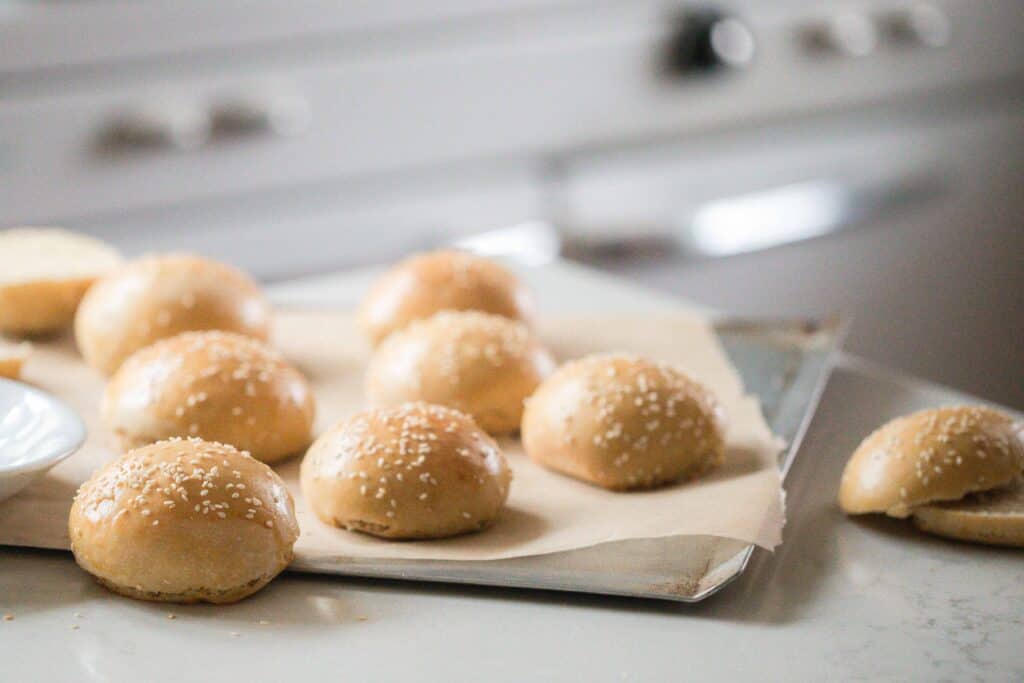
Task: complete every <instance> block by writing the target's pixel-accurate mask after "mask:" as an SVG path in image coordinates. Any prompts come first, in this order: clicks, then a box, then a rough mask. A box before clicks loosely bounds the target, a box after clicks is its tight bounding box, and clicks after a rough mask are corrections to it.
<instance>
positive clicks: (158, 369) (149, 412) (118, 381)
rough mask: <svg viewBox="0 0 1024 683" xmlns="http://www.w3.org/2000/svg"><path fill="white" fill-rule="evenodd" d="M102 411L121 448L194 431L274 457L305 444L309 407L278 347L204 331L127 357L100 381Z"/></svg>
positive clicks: (302, 385)
mask: <svg viewBox="0 0 1024 683" xmlns="http://www.w3.org/2000/svg"><path fill="white" fill-rule="evenodd" d="M101 412H102V415H103V422H104V424H105V426H106V427H107V429H109V430H110V431H111V432H112V433H113V434H114V435H115V437H116V438H117V439H118V440H119V442H120V445H121V447H122V449H124V450H127V449H130V448H137V447H139V446H143V445H145V444H148V443H153V442H154V441H159V440H161V439H167V438H170V437H174V436H195V437H199V438H201V439H207V440H209V441H220V442H222V443H229V444H231V445H233V446H235V447H236V448H240V449H242V450H245V451H249V452H250V453H252V456H253V457H254V458H256V459H257V460H261V461H263V462H277V461H279V460H282V459H284V458H286V457H288V456H291V455H295V454H297V453H300V452H302V451H304V450H305V449H306V447H307V446H309V444H310V442H311V441H312V440H313V437H312V429H313V417H314V412H315V411H314V404H313V395H312V391H311V390H310V387H309V383H308V382H307V381H306V378H305V377H303V376H302V374H301V373H300V372H299V371H298V370H296V369H295V368H294V367H292V366H291V365H290V364H289V363H288V362H287V361H286V360H285V359H284V358H283V357H282V356H281V354H279V353H278V352H277V351H274V350H273V349H270V348H269V347H267V346H266V345H265V344H264V343H263V342H261V341H259V340H256V339H252V338H251V337H245V336H243V335H240V334H234V333H231V332H219V331H208V332H185V333H183V334H179V335H177V336H175V337H171V338H170V339H164V340H162V341H159V342H157V343H156V344H153V345H152V346H147V347H146V348H144V349H142V350H140V351H138V352H136V353H135V354H133V355H132V356H131V357H129V358H128V360H126V361H125V362H124V363H123V364H122V365H121V367H120V369H119V370H118V371H117V372H116V373H115V374H114V376H113V377H112V378H111V380H110V382H109V383H108V384H107V388H106V392H105V393H104V397H103V405H102V411H101Z"/></svg>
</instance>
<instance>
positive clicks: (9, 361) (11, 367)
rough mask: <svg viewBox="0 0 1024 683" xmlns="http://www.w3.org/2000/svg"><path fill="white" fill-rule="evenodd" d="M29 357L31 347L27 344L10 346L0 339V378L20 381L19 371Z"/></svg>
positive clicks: (10, 344)
mask: <svg viewBox="0 0 1024 683" xmlns="http://www.w3.org/2000/svg"><path fill="white" fill-rule="evenodd" d="M30 355H32V345H31V344H29V343H28V342H21V343H20V344H12V343H11V342H7V341H4V340H3V339H0V377H3V378H4V379H21V369H22V367H24V365H25V361H27V360H28V357H29V356H30Z"/></svg>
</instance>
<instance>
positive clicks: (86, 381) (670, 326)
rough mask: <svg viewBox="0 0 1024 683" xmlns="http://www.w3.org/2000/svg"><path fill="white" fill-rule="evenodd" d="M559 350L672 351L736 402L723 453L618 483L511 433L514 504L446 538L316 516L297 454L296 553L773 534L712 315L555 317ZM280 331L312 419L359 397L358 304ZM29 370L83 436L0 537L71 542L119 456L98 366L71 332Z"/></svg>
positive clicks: (765, 444) (749, 421)
mask: <svg viewBox="0 0 1024 683" xmlns="http://www.w3.org/2000/svg"><path fill="white" fill-rule="evenodd" d="M538 329H539V332H540V334H541V336H542V338H543V339H544V340H545V341H546V342H547V343H548V344H549V346H550V348H551V349H552V350H553V351H554V353H555V355H556V356H557V357H558V359H559V361H564V360H568V359H571V358H577V357H579V356H583V355H586V354H588V353H593V352H597V351H617V350H623V351H630V352H634V353H639V354H643V355H645V356H648V357H651V358H655V359H659V360H665V361H671V362H673V363H676V364H678V365H679V366H681V367H682V368H684V369H685V370H686V371H687V372H689V373H691V374H692V375H693V376H695V377H696V378H698V379H699V380H701V381H702V382H704V383H705V384H706V385H708V386H709V387H710V388H711V389H712V390H714V392H715V393H716V394H717V395H718V397H719V398H720V400H721V401H722V403H723V405H724V406H725V409H726V411H727V413H728V416H729V427H728V433H727V445H728V450H727V454H726V458H725V463H724V465H723V466H721V467H719V468H717V469H716V470H714V471H712V472H711V473H709V474H708V475H706V476H704V477H702V478H700V479H698V480H695V481H691V482H687V483H683V484H679V485H676V486H670V487H667V488H663V489H659V490H655V491H648V492H636V493H612V492H609V491H604V490H602V489H599V488H595V487H592V486H588V485H586V484H583V483H580V482H578V481H575V480H572V479H569V478H567V477H564V476H561V475H559V474H555V473H553V472H549V471H547V470H545V469H543V468H541V467H539V466H538V465H535V464H533V463H532V462H531V461H530V460H529V459H527V458H526V456H525V455H524V454H523V451H522V449H521V447H520V445H519V443H518V441H517V440H515V439H506V440H504V441H503V442H502V445H503V447H504V449H505V453H506V454H507V456H508V458H509V460H510V462H511V464H512V468H513V469H514V470H515V480H514V481H513V484H512V490H511V494H510V496H509V500H508V506H507V507H506V509H505V510H504V511H503V512H502V513H501V515H500V517H499V518H498V520H497V521H496V522H495V524H494V525H493V526H492V527H490V528H489V529H487V530H486V531H484V532H482V533H478V534H471V535H467V536H461V537H458V538H452V539H446V540H442V541H416V542H393V541H383V540H378V539H375V538H372V537H369V536H364V535H360V534H357V533H352V532H348V531H343V530H340V529H334V528H332V527H328V526H325V525H323V524H321V523H320V522H319V521H318V520H317V519H316V518H315V517H314V516H313V515H312V514H311V513H309V512H308V511H307V510H306V507H305V504H304V502H303V499H302V494H301V491H300V490H299V485H298V469H299V468H298V464H299V463H298V461H299V458H296V459H294V460H292V461H290V462H287V463H285V464H283V465H280V466H279V467H278V468H277V469H278V471H279V472H280V473H281V475H282V476H283V477H284V478H285V480H286V481H287V482H288V485H289V487H290V488H291V490H292V493H293V495H294V496H295V501H296V504H297V507H298V513H299V523H300V525H301V527H302V537H301V538H300V539H299V541H298V544H297V545H296V549H295V550H296V554H297V556H298V557H299V559H302V560H307V561H314V560H317V559H322V558H332V557H333V558H338V557H363V558H394V559H434V560H494V559H499V558H510V557H521V556H526V555H541V554H545V553H553V552H559V551H564V550H571V549H574V548H583V547H587V546H592V545H597V544H599V543H605V542H609V541H619V540H625V539H631V538H655V537H665V536H678V535H689V534H702V535H712V536H723V537H727V538H734V539H739V540H742V541H746V542H750V543H756V544H757V545H759V546H762V547H764V548H769V549H771V548H773V547H775V546H776V545H777V544H778V543H779V542H780V541H781V534H782V526H783V521H784V512H783V504H782V488H781V481H780V477H779V471H778V465H777V456H778V453H779V450H780V448H781V446H782V444H781V442H780V440H779V439H778V438H776V437H775V436H773V435H772V433H771V431H770V430H769V428H768V426H767V424H766V423H765V420H764V417H763V416H762V414H761V410H760V408H759V406H758V402H757V400H756V399H755V398H753V397H750V396H746V395H744V393H743V386H742V383H741V381H740V378H739V376H738V375H737V373H736V370H735V369H734V368H733V367H732V365H731V364H730V363H729V361H728V358H727V356H726V354H725V352H724V351H723V350H722V347H721V346H720V345H719V343H718V341H717V339H716V337H715V335H714V332H713V331H712V328H711V326H710V324H709V322H708V321H707V319H706V318H704V317H703V316H700V315H697V314H694V313H688V312H686V311H685V310H684V311H681V312H679V313H673V314H671V315H670V316H654V317H652V316H642V317H641V316H632V317H631V316H614V317H581V318H569V317H552V318H547V319H543V320H541V321H540V323H539V325H538ZM274 341H275V343H276V345H277V346H278V347H279V348H280V349H281V350H282V351H283V352H284V353H285V354H286V355H287V356H288V357H289V358H290V359H291V360H292V361H293V362H294V363H295V364H296V365H298V366H299V368H300V369H301V370H302V371H303V372H305V373H306V375H307V376H308V377H309V378H310V380H311V382H312V383H313V386H314V391H315V393H316V398H317V413H318V418H317V432H318V433H319V432H320V431H322V430H324V429H326V428H327V427H328V426H329V425H330V424H332V423H333V422H335V421H337V420H338V419H340V418H343V417H345V416H346V415H349V414H351V413H352V412H354V411H356V410H359V409H361V408H362V407H363V405H364V404H363V396H362V375H363V368H364V366H365V364H366V360H367V357H368V355H369V349H368V348H367V347H366V345H365V343H364V342H363V340H362V337H361V336H360V335H359V334H358V332H357V331H356V329H355V326H354V324H353V321H352V318H351V317H350V316H349V315H346V314H342V313H327V312H315V313H314V312H282V313H279V314H278V317H277V321H276V334H275V339H274ZM25 379H26V380H27V381H29V382H31V383H32V384H35V385H37V386H39V387H41V388H43V389H45V390H47V391H50V392H52V393H53V394H55V395H57V396H59V397H60V398H62V399H63V400H64V401H66V402H67V403H69V404H70V405H71V406H72V407H74V408H75V409H76V410H77V411H78V412H79V413H80V414H81V415H82V417H83V418H84V419H85V421H86V423H87V425H88V427H89V438H88V441H87V443H86V444H85V446H84V447H83V448H82V449H81V450H80V451H79V452H78V453H76V454H75V455H74V456H72V457H71V458H69V459H68V460H66V461H65V462H63V463H61V464H60V465H59V466H57V467H56V468H54V469H53V470H52V471H51V472H50V473H49V474H48V475H47V476H46V477H45V478H43V479H42V480H40V481H38V482H36V483H34V484H33V485H32V486H30V487H29V488H28V489H26V490H25V491H23V492H22V493H21V494H19V495H17V496H15V497H14V498H12V499H10V500H8V501H5V502H3V503H0V544H6V545H24V546H33V547H41V548H67V547H68V536H67V516H68V510H69V509H70V505H71V498H72V496H73V495H74V492H75V489H76V488H77V487H78V485H79V484H80V483H81V482H82V481H84V480H85V479H86V478H87V477H88V476H89V474H90V473H91V472H92V471H93V470H94V469H96V468H97V467H99V466H100V465H101V464H103V463H104V462H106V461H107V460H109V459H111V458H112V457H114V451H113V450H112V448H111V447H110V442H109V440H108V438H107V435H106V434H105V433H104V431H103V429H102V427H101V425H100V423H99V400H100V395H101V393H102V388H103V380H102V379H101V378H100V377H99V376H98V375H96V374H95V373H94V372H93V371H91V370H90V369H88V368H87V367H85V365H84V364H83V363H82V362H81V360H80V359H79V357H78V355H77V353H76V352H75V350H74V346H73V344H72V343H71V342H70V340H67V339H65V340H61V341H54V342H49V343H41V344H39V345H38V347H37V353H36V355H35V356H33V358H32V359H31V361H30V363H29V365H28V366H27V368H26V375H25Z"/></svg>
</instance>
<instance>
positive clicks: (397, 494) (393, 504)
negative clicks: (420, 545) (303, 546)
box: [301, 403, 512, 539]
mask: <svg viewBox="0 0 1024 683" xmlns="http://www.w3.org/2000/svg"><path fill="white" fill-rule="evenodd" d="M301 479H302V494H303V496H305V498H306V501H307V503H308V504H309V506H310V507H311V508H312V510H313V512H314V513H316V516H317V517H319V518H320V519H321V520H322V521H323V522H324V523H325V524H331V525H334V526H337V527H340V528H342V529H350V530H352V531H361V532H363V533H367V534H371V535H374V536H380V537H383V538H395V539H415V538H441V537H444V536H454V535H456V534H463V533H466V532H469V531H477V530H479V529H482V528H483V527H485V526H487V525H488V524H489V523H490V522H491V521H492V520H494V518H495V517H496V516H497V514H498V511H499V510H500V509H501V507H502V505H504V504H505V500H506V499H507V498H508V491H509V485H510V483H511V481H512V472H511V470H510V469H509V467H508V464H507V463H506V461H505V456H504V455H503V454H502V452H501V449H499V448H498V445H497V444H496V443H495V442H494V440H493V439H491V437H489V436H488V435H487V434H486V432H484V431H483V430H482V429H480V428H479V427H477V426H476V424H475V423H474V422H473V419H472V418H471V417H469V416H468V415H465V414H463V413H460V412H459V411H457V410H452V409H450V408H444V407H442V406H434V405H428V404H425V403H410V404H407V405H404V406H401V407H399V408H393V409H377V410H369V411H366V412H362V413H358V414H356V415H354V416H352V417H351V418H349V419H347V420H344V421H342V422H340V423H339V424H337V425H336V426H335V427H334V428H332V429H331V430H329V431H328V432H327V433H325V434H324V435H323V436H321V437H320V438H319V439H317V441H316V443H314V444H313V446H312V448H310V449H309V453H307V454H306V457H305V459H304V460H303V461H302V477H301Z"/></svg>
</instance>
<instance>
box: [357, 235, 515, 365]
mask: <svg viewBox="0 0 1024 683" xmlns="http://www.w3.org/2000/svg"><path fill="white" fill-rule="evenodd" d="M447 310H456V311H482V312H484V313H493V314H495V315H500V316H504V317H506V318H512V319H514V320H523V321H529V320H530V318H531V317H532V315H533V301H532V298H531V296H530V293H529V292H528V291H527V290H526V288H525V287H524V286H523V284H522V283H521V282H519V280H518V278H516V276H515V275H513V274H512V273H511V272H509V271H508V270H506V269H505V268H503V267H501V266H499V265H498V264H497V263H494V262H493V261H489V260H487V259H485V258H481V257H479V256H474V255H473V254H468V253H465V252H461V251H434V252H430V253H426V254H420V255H418V256H413V257H412V258H409V259H406V260H405V261H402V262H401V263H399V264H398V265H397V266H395V267H394V268H392V269H391V270H389V271H388V272H387V273H385V274H384V275H383V276H382V277H381V278H380V280H378V281H377V283H376V284H375V285H374V286H373V288H372V289H371V290H370V292H369V294H367V296H366V298H365V299H364V300H363V303H362V306H361V307H360V310H359V323H360V326H361V327H362V328H363V330H364V332H365V333H366V335H367V336H368V337H369V338H370V341H371V342H372V343H373V344H375V345H376V344H378V343H380V342H381V341H382V340H383V339H384V338H385V337H387V336H388V335H389V334H391V333H392V332H394V331H395V330H399V329H401V328H403V327H405V326H406V325H408V324H409V323H411V322H412V321H413V320H419V319H421V318H429V317H430V316H432V315H434V314H435V313H438V312H439V311H447Z"/></svg>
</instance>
